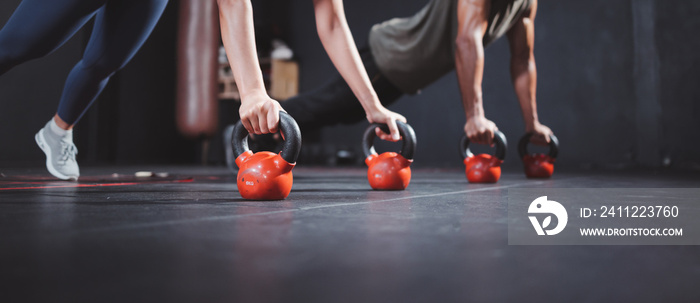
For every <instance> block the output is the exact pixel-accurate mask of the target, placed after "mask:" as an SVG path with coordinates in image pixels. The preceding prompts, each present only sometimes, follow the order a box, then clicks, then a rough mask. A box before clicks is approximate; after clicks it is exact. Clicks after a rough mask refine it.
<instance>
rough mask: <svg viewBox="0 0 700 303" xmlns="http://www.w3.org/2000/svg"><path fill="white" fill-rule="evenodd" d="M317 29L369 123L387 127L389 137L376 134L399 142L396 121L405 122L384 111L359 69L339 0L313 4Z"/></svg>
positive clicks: (403, 119) (360, 66) (362, 69)
mask: <svg viewBox="0 0 700 303" xmlns="http://www.w3.org/2000/svg"><path fill="white" fill-rule="evenodd" d="M314 9H315V13H316V28H317V30H318V36H319V38H320V39H321V43H322V44H323V47H324V48H325V49H326V52H327V53H328V56H329V57H330V58H331V61H332V62H333V65H335V67H336V69H338V72H340V75H341V76H342V77H343V79H345V82H347V83H348V86H350V89H351V90H352V92H353V94H355V96H356V97H357V99H358V100H359V101H360V103H361V104H362V107H363V108H364V110H365V113H366V114H367V120H369V121H370V122H377V123H386V124H387V125H388V126H389V130H390V131H391V136H387V135H385V134H383V133H379V132H378V134H380V137H381V138H382V139H384V140H393V141H395V140H398V139H399V138H400V135H399V131H398V128H397V127H396V120H400V121H403V122H406V118H404V117H403V116H401V115H399V114H397V113H394V112H392V111H389V110H388V109H386V108H385V107H384V106H383V105H382V104H381V102H379V98H378V97H377V93H376V92H375V91H374V88H372V84H371V82H370V80H369V77H368V76H367V72H366V71H365V69H364V67H363V66H362V60H361V59H360V54H359V52H358V51H357V47H356V46H355V41H353V38H352V33H351V32H350V28H349V27H348V24H347V20H346V19H345V13H344V10H343V2H342V0H314Z"/></svg>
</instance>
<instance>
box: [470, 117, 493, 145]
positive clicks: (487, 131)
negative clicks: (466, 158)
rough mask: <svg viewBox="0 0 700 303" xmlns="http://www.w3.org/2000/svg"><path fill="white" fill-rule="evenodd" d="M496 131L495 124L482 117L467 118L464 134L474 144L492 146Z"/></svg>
mask: <svg viewBox="0 0 700 303" xmlns="http://www.w3.org/2000/svg"><path fill="white" fill-rule="evenodd" d="M497 130H498V127H496V123H493V121H491V120H489V119H486V117H484V116H476V117H472V118H467V124H465V125H464V133H465V134H466V135H467V138H469V141H471V142H473V143H476V144H484V145H492V144H493V136H494V133H495V132H496V131H497Z"/></svg>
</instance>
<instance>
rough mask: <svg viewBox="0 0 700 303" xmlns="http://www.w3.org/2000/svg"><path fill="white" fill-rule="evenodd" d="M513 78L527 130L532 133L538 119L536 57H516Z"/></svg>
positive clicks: (513, 65)
mask: <svg viewBox="0 0 700 303" xmlns="http://www.w3.org/2000/svg"><path fill="white" fill-rule="evenodd" d="M510 70H511V78H512V81H513V87H514V89H515V94H516V96H517V97H518V101H519V102H520V109H521V111H522V114H523V120H524V122H525V129H526V130H527V131H528V132H529V131H532V130H533V129H534V127H535V124H536V123H539V120H538V117H537V98H536V95H537V67H536V64H535V57H534V55H532V54H530V55H528V56H524V57H514V58H513V59H512V60H511V65H510Z"/></svg>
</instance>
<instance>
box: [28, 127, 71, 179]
mask: <svg viewBox="0 0 700 303" xmlns="http://www.w3.org/2000/svg"><path fill="white" fill-rule="evenodd" d="M34 140H36V144H37V145H39V148H41V150H43V151H44V154H46V169H48V170H49V172H50V173H51V174H52V175H53V176H54V177H56V178H59V179H61V180H73V181H77V180H78V177H80V169H79V168H78V162H77V161H75V155H77V154H78V148H76V147H75V144H73V133H72V132H69V133H68V134H66V135H65V136H63V137H61V136H59V135H56V134H54V133H53V132H52V131H51V130H50V129H49V126H48V124H47V126H46V127H44V128H42V129H41V130H39V132H38V133H36V136H34Z"/></svg>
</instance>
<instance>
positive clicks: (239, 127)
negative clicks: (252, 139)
mask: <svg viewBox="0 0 700 303" xmlns="http://www.w3.org/2000/svg"><path fill="white" fill-rule="evenodd" d="M279 129H280V132H281V133H282V134H284V145H283V146H282V151H281V152H280V156H282V159H284V161H287V162H288V163H296V162H297V158H298V157H299V151H300V150H301V130H299V125H297V122H296V121H295V120H294V118H292V116H290V115H289V114H287V113H286V112H283V111H280V122H279ZM231 144H233V153H234V159H235V158H238V156H240V155H241V154H242V153H244V152H246V151H249V150H250V148H249V147H248V131H247V130H246V129H245V127H243V122H241V121H240V120H239V121H238V123H236V126H235V127H234V128H233V139H232V140H231Z"/></svg>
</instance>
